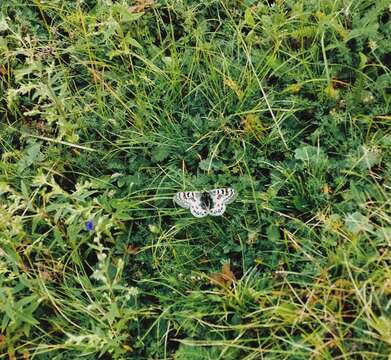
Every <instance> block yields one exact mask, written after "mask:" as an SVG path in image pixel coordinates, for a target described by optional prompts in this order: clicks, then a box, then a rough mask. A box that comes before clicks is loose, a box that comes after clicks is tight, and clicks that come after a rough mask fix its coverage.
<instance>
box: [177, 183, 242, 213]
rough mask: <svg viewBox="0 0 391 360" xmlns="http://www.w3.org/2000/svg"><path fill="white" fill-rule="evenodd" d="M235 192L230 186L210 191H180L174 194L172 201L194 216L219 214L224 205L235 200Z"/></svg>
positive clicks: (222, 211) (223, 209) (224, 207)
mask: <svg viewBox="0 0 391 360" xmlns="http://www.w3.org/2000/svg"><path fill="white" fill-rule="evenodd" d="M235 197H236V193H235V190H234V189H232V188H221V189H214V190H210V191H181V192H178V193H176V194H175V196H174V201H175V202H176V203H177V204H178V205H179V206H181V207H183V208H185V209H190V212H191V214H192V215H193V216H195V217H204V216H206V215H212V216H220V215H222V214H223V213H224V211H225V209H226V205H227V204H229V203H231V202H232V201H234V200H235Z"/></svg>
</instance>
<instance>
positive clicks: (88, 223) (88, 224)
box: [86, 220, 94, 231]
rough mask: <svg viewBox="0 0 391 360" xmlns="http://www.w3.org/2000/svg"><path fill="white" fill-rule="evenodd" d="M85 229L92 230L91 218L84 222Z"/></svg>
mask: <svg viewBox="0 0 391 360" xmlns="http://www.w3.org/2000/svg"><path fill="white" fill-rule="evenodd" d="M86 229H87V230H88V231H93V230H94V222H93V221H92V220H88V221H87V222H86Z"/></svg>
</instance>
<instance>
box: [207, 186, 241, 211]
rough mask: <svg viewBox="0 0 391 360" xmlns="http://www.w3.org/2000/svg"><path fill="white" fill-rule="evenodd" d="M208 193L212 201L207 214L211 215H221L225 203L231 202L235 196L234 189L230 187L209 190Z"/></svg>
mask: <svg viewBox="0 0 391 360" xmlns="http://www.w3.org/2000/svg"><path fill="white" fill-rule="evenodd" d="M209 195H210V197H211V198H212V202H213V206H212V207H211V208H210V209H209V214H210V215H212V216H220V215H223V214H224V211H225V209H226V205H227V204H229V203H231V202H233V201H234V200H235V197H236V193H235V190H234V189H232V188H222V189H215V190H211V191H209Z"/></svg>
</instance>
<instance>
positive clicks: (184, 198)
mask: <svg viewBox="0 0 391 360" xmlns="http://www.w3.org/2000/svg"><path fill="white" fill-rule="evenodd" d="M174 201H175V202H176V203H177V204H178V205H179V206H181V207H183V208H185V209H190V212H191V213H192V215H193V216H195V217H204V216H206V215H208V211H209V209H208V208H207V207H205V206H203V202H202V192H200V191H183V192H178V193H176V194H175V196H174Z"/></svg>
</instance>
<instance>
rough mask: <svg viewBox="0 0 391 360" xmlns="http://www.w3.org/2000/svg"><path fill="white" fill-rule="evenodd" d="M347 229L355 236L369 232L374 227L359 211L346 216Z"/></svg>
mask: <svg viewBox="0 0 391 360" xmlns="http://www.w3.org/2000/svg"><path fill="white" fill-rule="evenodd" d="M345 227H346V229H347V230H349V231H350V232H351V233H353V234H358V233H360V232H367V231H371V230H372V229H373V226H372V225H371V224H370V223H369V219H368V218H367V217H366V216H364V215H363V214H361V213H360V212H358V211H356V212H355V213H353V214H348V215H346V217H345Z"/></svg>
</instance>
